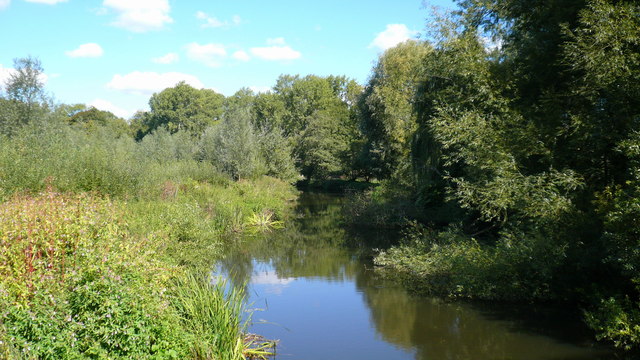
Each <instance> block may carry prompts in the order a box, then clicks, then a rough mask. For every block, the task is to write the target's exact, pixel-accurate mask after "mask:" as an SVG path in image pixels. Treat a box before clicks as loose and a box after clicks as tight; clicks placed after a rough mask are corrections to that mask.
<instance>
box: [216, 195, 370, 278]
mask: <svg viewBox="0 0 640 360" xmlns="http://www.w3.org/2000/svg"><path fill="white" fill-rule="evenodd" d="M295 214H296V218H295V219H294V221H289V222H288V223H287V227H286V228H285V229H283V230H279V231H275V232H273V233H270V234H265V235H262V236H259V237H258V238H247V239H243V240H241V241H238V242H236V248H234V249H232V251H230V252H229V255H228V256H227V257H226V258H225V259H223V260H222V261H220V262H219V263H218V266H219V267H220V270H221V271H222V272H223V273H226V274H229V276H230V278H231V279H232V281H233V283H234V284H237V285H240V284H244V283H247V282H248V281H249V280H250V279H251V276H252V274H253V272H254V269H253V265H254V263H253V262H252V259H255V261H258V262H265V263H269V264H271V265H272V266H273V267H274V269H276V271H277V273H278V276H279V277H280V278H289V277H318V278H325V279H329V280H331V281H341V280H345V279H348V278H352V277H353V274H354V272H355V271H356V268H357V262H355V261H349V259H350V255H349V252H348V251H347V250H346V249H345V248H344V246H342V245H343V244H344V242H345V237H346V233H345V231H344V229H343V228H342V227H340V226H337V224H340V223H341V222H342V220H341V207H340V201H338V200H336V198H335V197H334V196H329V195H322V194H305V195H303V196H302V197H301V199H300V200H299V204H298V206H297V207H296V209H295Z"/></svg>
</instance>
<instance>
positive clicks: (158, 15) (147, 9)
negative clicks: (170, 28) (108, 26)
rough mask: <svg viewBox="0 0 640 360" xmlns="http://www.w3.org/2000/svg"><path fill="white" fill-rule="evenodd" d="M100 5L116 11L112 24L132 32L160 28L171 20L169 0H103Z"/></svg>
mask: <svg viewBox="0 0 640 360" xmlns="http://www.w3.org/2000/svg"><path fill="white" fill-rule="evenodd" d="M102 5H103V6H105V7H106V8H109V9H112V10H114V11H116V12H117V13H118V17H117V19H116V21H114V22H113V23H112V25H114V26H117V27H121V28H124V29H127V30H130V31H133V32H146V31H150V30H160V29H162V28H163V27H164V25H165V24H170V23H172V22H173V19H172V18H171V17H170V16H169V11H170V7H169V0H136V1H133V0H104V2H103V3H102Z"/></svg>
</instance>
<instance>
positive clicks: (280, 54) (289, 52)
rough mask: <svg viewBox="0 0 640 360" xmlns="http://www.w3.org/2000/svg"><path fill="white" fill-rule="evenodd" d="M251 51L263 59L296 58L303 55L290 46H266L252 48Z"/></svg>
mask: <svg viewBox="0 0 640 360" xmlns="http://www.w3.org/2000/svg"><path fill="white" fill-rule="evenodd" d="M251 53H252V54H253V55H255V56H257V57H259V58H260V59H263V60H272V61H277V60H295V59H298V58H300V57H301V56H302V54H301V53H300V52H299V51H296V50H293V49H292V48H290V47H289V46H266V47H254V48H251Z"/></svg>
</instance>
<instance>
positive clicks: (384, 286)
mask: <svg viewBox="0 0 640 360" xmlns="http://www.w3.org/2000/svg"><path fill="white" fill-rule="evenodd" d="M341 202H342V198H340V197H337V196H331V195H326V194H303V195H302V196H301V198H300V200H299V201H298V204H297V206H296V209H295V211H296V216H295V218H294V219H293V220H290V221H289V223H288V225H287V228H286V229H283V230H278V231H274V232H273V233H271V234H268V235H263V236H253V237H250V238H245V239H238V240H236V241H235V242H234V243H235V244H234V246H233V248H232V249H229V252H228V253H229V256H228V257H226V258H225V259H224V260H222V261H221V262H219V263H218V264H217V267H216V271H215V272H216V273H218V274H221V275H223V276H225V277H227V278H229V279H230V280H231V281H232V282H233V283H234V284H235V286H244V287H246V291H247V294H248V297H249V300H248V302H249V307H250V308H252V309H254V311H253V314H252V324H251V326H250V329H249V331H250V332H253V333H257V334H260V335H262V336H264V337H266V338H268V339H274V340H278V345H277V356H276V359H281V360H285V359H305V360H313V359H323V360H325V359H332V360H342V359H367V360H369V359H384V360H394V359H419V360H427V359H429V360H440V359H446V360H456V359H477V360H483V359H487V360H488V359H491V360H502V359H504V360H506V359H525V360H526V359H532V360H533V359H535V360H561V359H566V360H593V359H602V360H605V359H607V360H608V359H619V357H617V356H616V355H615V354H613V353H612V352H611V351H610V350H609V349H607V348H604V347H600V346H598V345H595V344H593V342H592V341H591V335H590V334H589V332H588V331H587V329H586V328H585V327H584V325H583V324H582V323H581V322H580V320H579V317H578V316H577V314H574V313H572V312H571V311H565V310H562V309H557V308H556V309H553V308H543V307H539V306H531V305H519V306H513V305H511V306H505V305H499V304H495V305H491V304H481V305H479V304H467V303H461V302H447V301H443V300H440V299H435V298H426V297H419V296H415V295H412V294H410V293H409V292H407V291H406V290H404V289H403V288H402V287H400V286H398V285H397V284H395V283H393V282H390V281H386V280H384V279H382V278H380V276H378V275H376V273H375V272H374V271H373V266H372V264H371V256H372V252H371V250H369V249H371V248H372V247H375V246H384V244H385V243H388V241H389V240H390V239H389V238H390V237H393V235H390V234H385V233H383V232H371V231H368V232H367V231H365V230H366V229H361V230H360V231H358V230H357V229H352V228H346V227H344V226H343V225H341V224H342V221H341V211H340V206H341Z"/></svg>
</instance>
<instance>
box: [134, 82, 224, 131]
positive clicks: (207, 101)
mask: <svg viewBox="0 0 640 360" xmlns="http://www.w3.org/2000/svg"><path fill="white" fill-rule="evenodd" d="M223 100H224V96H223V95H221V94H218V93H216V92H215V91H213V90H210V89H195V88H193V87H192V86H190V85H188V84H186V83H185V82H184V81H183V82H180V83H178V84H177V85H176V86H174V87H172V88H167V89H164V90H163V91H161V92H159V93H155V94H153V96H151V99H149V107H150V108H151V111H150V112H149V113H148V114H147V115H146V116H144V117H143V118H142V123H143V124H144V125H146V126H144V128H145V129H146V130H144V129H141V131H143V132H145V133H147V132H150V131H153V130H155V129H157V128H159V127H166V128H167V130H169V131H170V132H171V133H174V132H177V131H180V130H183V131H187V132H189V133H191V134H195V135H199V134H202V132H203V131H204V129H205V128H207V126H210V125H212V124H215V123H216V122H217V121H218V120H220V119H221V117H222V102H223Z"/></svg>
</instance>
